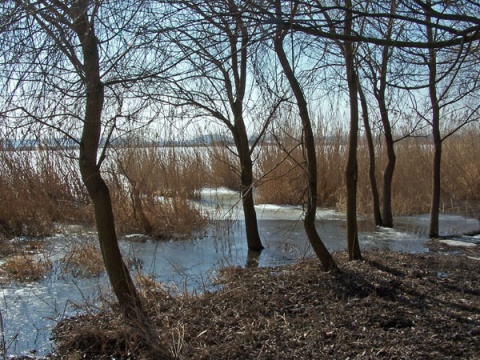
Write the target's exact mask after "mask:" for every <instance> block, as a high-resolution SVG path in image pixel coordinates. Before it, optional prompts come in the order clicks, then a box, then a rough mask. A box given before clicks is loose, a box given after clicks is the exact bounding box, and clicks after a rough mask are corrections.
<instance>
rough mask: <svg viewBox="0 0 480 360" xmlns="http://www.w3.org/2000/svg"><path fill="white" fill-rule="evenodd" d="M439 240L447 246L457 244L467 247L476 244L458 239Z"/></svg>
mask: <svg viewBox="0 0 480 360" xmlns="http://www.w3.org/2000/svg"><path fill="white" fill-rule="evenodd" d="M439 242H441V243H442V244H445V245H448V246H459V247H468V248H473V247H476V246H477V244H474V243H470V242H465V241H459V240H439Z"/></svg>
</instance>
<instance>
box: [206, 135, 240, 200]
mask: <svg viewBox="0 0 480 360" xmlns="http://www.w3.org/2000/svg"><path fill="white" fill-rule="evenodd" d="M232 148H233V146H232V145H228V146H227V145H224V144H221V143H218V144H213V145H211V146H210V147H208V148H202V150H201V151H205V152H206V154H205V158H203V161H204V166H205V167H204V168H203V169H202V171H205V172H206V173H207V174H206V179H205V185H206V186H211V187H226V188H227V189H231V190H238V191H240V190H241V182H240V170H239V169H240V162H239V158H238V156H237V155H236V153H234V152H233V150H232Z"/></svg>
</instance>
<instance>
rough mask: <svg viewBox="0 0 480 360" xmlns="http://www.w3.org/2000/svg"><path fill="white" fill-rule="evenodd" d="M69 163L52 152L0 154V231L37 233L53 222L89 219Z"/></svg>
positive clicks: (82, 192) (84, 197)
mask: <svg viewBox="0 0 480 360" xmlns="http://www.w3.org/2000/svg"><path fill="white" fill-rule="evenodd" d="M73 166H74V165H73V163H72V161H71V159H67V158H65V157H64V156H62V154H60V153H56V152H54V151H48V150H46V151H31V152H30V151H28V152H14V151H3V152H1V153H0V169H1V170H0V202H1V203H2V204H4V205H5V204H8V206H2V207H1V208H0V233H3V234H4V235H5V236H8V237H12V236H18V235H26V236H40V235H46V234H50V233H51V232H52V231H53V229H54V225H55V223H56V222H83V223H85V222H87V223H88V222H90V223H91V218H92V216H91V215H89V214H88V201H87V195H86V192H85V190H84V189H83V186H82V185H81V182H80V178H79V177H78V176H77V172H75V171H72V169H73Z"/></svg>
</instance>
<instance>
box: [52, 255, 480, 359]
mask: <svg viewBox="0 0 480 360" xmlns="http://www.w3.org/2000/svg"><path fill="white" fill-rule="evenodd" d="M335 259H336V260H337V262H338V264H339V266H340V268H341V270H342V271H341V272H340V273H326V272H323V271H322V270H321V266H320V264H319V263H318V261H317V260H314V259H312V260H306V261H302V262H299V263H296V264H293V265H289V266H285V267H279V268H254V269H252V268H248V269H243V268H238V267H232V268H227V269H225V270H224V271H221V272H220V276H219V279H218V281H217V282H218V283H219V284H221V290H219V291H217V292H206V293H204V294H201V295H197V296H183V297H178V298H175V297H171V296H154V297H150V298H147V300H146V301H147V302H148V308H149V310H150V312H151V315H152V317H153V319H154V321H155V323H156V329H157V332H158V339H159V341H161V342H162V343H163V344H165V347H166V348H168V350H169V351H170V353H171V354H172V357H176V358H180V359H245V358H251V359H253V358H255V359H308V358H315V359H347V358H349V359H438V358H442V359H460V358H461V359H477V358H478V356H479V354H480V330H479V329H480V281H479V279H478V272H479V269H480V264H479V262H478V261H476V260H472V259H470V258H469V257H467V256H465V255H448V256H447V255H444V254H438V253H427V254H398V253H391V252H384V251H372V252H366V253H365V254H364V260H362V261H354V262H348V261H347V257H346V255H345V254H335ZM69 322H71V323H70V324H69ZM92 324H93V325H92ZM88 326H90V327H94V329H95V331H91V332H88V331H86V330H85V329H86V327H87V328H88ZM77 329H82V330H81V331H78V330H77ZM112 329H114V330H112ZM122 329H124V330H125V331H123V333H122ZM126 331H129V332H130V334H131V328H129V327H122V324H121V320H119V319H118V318H116V317H113V316H112V315H111V314H109V313H100V314H97V315H95V316H93V315H90V316H84V317H79V318H76V319H70V320H67V321H66V322H63V323H62V324H61V326H59V327H58V328H57V331H56V338H57V344H58V350H59V354H66V353H68V352H77V353H78V352H79V351H80V352H81V351H85V348H90V349H95V350H96V351H98V353H97V354H96V356H98V358H102V357H108V354H107V353H105V352H103V353H102V352H101V351H100V350H98V349H104V348H105V349H110V351H112V349H111V348H109V347H108V346H107V347H105V346H103V347H102V346H101V345H102V344H98V343H95V344H94V343H92V344H90V345H91V346H90V347H89V346H88V341H87V340H88V336H91V335H92V333H101V334H102V336H107V335H109V336H114V337H116V338H117V340H119V339H120V340H122V341H118V343H119V344H121V346H122V352H119V351H117V352H116V354H117V355H118V354H119V353H123V354H127V353H128V354H131V356H132V358H145V357H142V355H141V353H137V355H135V352H134V351H133V350H132V349H129V348H128V346H129V345H128V341H127V340H128V339H129V336H126V334H125V332H126ZM130 337H131V335H130ZM94 338H95V337H94ZM67 340H68V341H67ZM107 340H108V341H109V344H114V343H115V342H114V341H113V340H112V339H105V341H107ZM76 344H79V346H78V347H77V348H75V346H76ZM80 345H81V346H80ZM134 350H135V351H137V350H141V347H137V348H135V349H134ZM88 355H89V358H93V356H94V355H95V354H94V353H93V352H92V351H90V352H89V353H88Z"/></svg>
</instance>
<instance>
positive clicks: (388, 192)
mask: <svg viewBox="0 0 480 360" xmlns="http://www.w3.org/2000/svg"><path fill="white" fill-rule="evenodd" d="M377 99H378V103H379V107H380V114H381V115H380V116H381V119H382V124H383V130H384V133H385V145H386V147H387V157H388V161H387V166H386V167H385V172H384V173H383V224H382V225H383V226H385V227H390V228H391V227H393V212H392V184H393V173H394V171H395V164H396V155H395V148H394V141H393V135H392V128H391V126H390V120H389V118H388V112H387V108H386V105H385V97H384V95H383V94H382V95H380V96H379V97H377Z"/></svg>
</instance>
